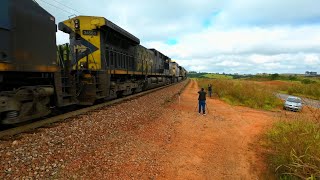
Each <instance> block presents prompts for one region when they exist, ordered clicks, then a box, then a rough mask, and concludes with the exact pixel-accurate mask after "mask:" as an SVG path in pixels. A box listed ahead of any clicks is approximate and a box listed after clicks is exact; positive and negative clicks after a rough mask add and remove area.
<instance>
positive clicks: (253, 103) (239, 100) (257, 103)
mask: <svg viewBox="0 0 320 180" xmlns="http://www.w3.org/2000/svg"><path fill="white" fill-rule="evenodd" d="M198 84H199V86H200V87H207V86H208V84H212V85H213V92H214V93H215V94H217V95H218V96H219V98H221V99H222V100H224V101H226V102H228V103H229V104H232V105H243V106H248V107H251V108H255V109H265V110H272V109H274V108H276V107H278V106H281V105H282V101H281V100H279V99H278V98H277V97H275V95H274V94H273V90H272V89H271V88H266V86H265V85H262V84H259V83H256V82H252V81H243V80H226V79H216V80H208V79H200V80H198Z"/></svg>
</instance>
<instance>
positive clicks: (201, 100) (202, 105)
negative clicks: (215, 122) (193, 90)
mask: <svg viewBox="0 0 320 180" xmlns="http://www.w3.org/2000/svg"><path fill="white" fill-rule="evenodd" d="M198 94H199V97H198V101H199V114H200V113H201V109H202V113H203V115H206V95H207V93H206V92H205V91H204V88H201V91H199V92H198Z"/></svg>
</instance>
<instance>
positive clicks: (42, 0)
mask: <svg viewBox="0 0 320 180" xmlns="http://www.w3.org/2000/svg"><path fill="white" fill-rule="evenodd" d="M40 1H41V2H43V3H46V4H48V5H50V6H52V7H55V8H57V9H59V10H61V11H63V12H65V13H68V14H69V15H70V14H74V13H72V12H70V11H67V10H65V9H62V8H60V7H58V6H55V5H53V4H51V3H48V2H47V1H44V0H40Z"/></svg>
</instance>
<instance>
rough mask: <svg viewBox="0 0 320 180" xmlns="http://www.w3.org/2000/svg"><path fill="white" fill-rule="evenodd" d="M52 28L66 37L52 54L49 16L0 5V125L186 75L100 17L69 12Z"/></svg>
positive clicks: (21, 2) (23, 2)
mask: <svg viewBox="0 0 320 180" xmlns="http://www.w3.org/2000/svg"><path fill="white" fill-rule="evenodd" d="M59 30H61V31H63V32H65V33H68V34H69V35H70V45H69V44H67V45H63V46H58V51H57V47H56V37H55V33H56V24H55V18H54V17H53V16H52V15H50V14H49V13H48V12H46V11H45V10H44V9H43V8H41V7H40V6H39V5H38V4H37V3H36V2H35V1H33V0H2V1H1V2H0V39H1V41H0V123H1V124H15V123H20V122H23V121H28V120H31V119H36V118H40V117H43V116H46V115H48V114H50V113H51V110H52V109H53V108H63V107H66V106H71V105H93V104H94V103H96V102H97V101H104V100H109V99H114V98H117V97H121V96H125V95H130V94H133V93H136V92H141V91H143V90H146V89H150V88H155V87H159V86H163V85H166V84H170V83H174V82H178V81H181V80H182V79H184V78H186V73H187V72H186V70H185V69H184V68H183V67H181V66H179V65H178V64H177V63H176V62H173V61H171V59H170V58H169V57H167V56H166V55H164V54H162V53H161V52H159V51H157V50H156V49H147V48H145V47H143V46H141V45H140V40H139V39H138V38H137V37H135V36H133V35H132V34H130V33H129V32H127V31H125V30H124V29H122V28H121V27H119V26H117V25H116V24H114V23H112V22H111V21H109V20H107V19H105V18H103V17H93V16H78V17H74V18H72V19H68V20H66V21H64V22H61V23H59ZM57 52H58V53H57Z"/></svg>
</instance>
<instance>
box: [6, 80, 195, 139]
mask: <svg viewBox="0 0 320 180" xmlns="http://www.w3.org/2000/svg"><path fill="white" fill-rule="evenodd" d="M184 81H189V79H187V80H183V81H181V82H179V83H182V82H184ZM188 83H189V82H188ZM188 83H186V85H187V84H188ZM172 85H175V84H170V85H167V86H162V87H159V88H155V89H151V90H147V91H143V92H141V93H137V94H133V95H130V96H127V97H123V98H120V99H115V100H111V101H108V102H104V103H100V104H97V105H93V106H90V107H85V108H81V109H78V110H75V111H71V112H68V113H64V114H61V115H57V116H53V117H50V118H46V119H42V120H38V121H36V122H32V123H29V124H25V125H21V126H18V127H14V128H10V129H6V130H3V131H0V139H2V138H5V137H11V136H14V135H17V134H21V133H25V132H29V131H32V130H35V129H37V128H40V127H44V126H48V125H51V124H54V123H57V122H61V121H63V120H65V119H68V118H71V117H74V116H78V115H82V114H85V113H87V112H90V111H93V110H96V109H100V108H103V107H107V106H111V105H114V104H117V103H121V102H124V101H128V100H132V99H135V98H138V97H141V96H144V95H147V94H150V93H152V92H155V91H158V90H161V89H164V88H167V87H170V86H172ZM186 85H185V86H184V88H185V87H186ZM184 88H182V90H183V89H184ZM182 90H181V91H182Z"/></svg>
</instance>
